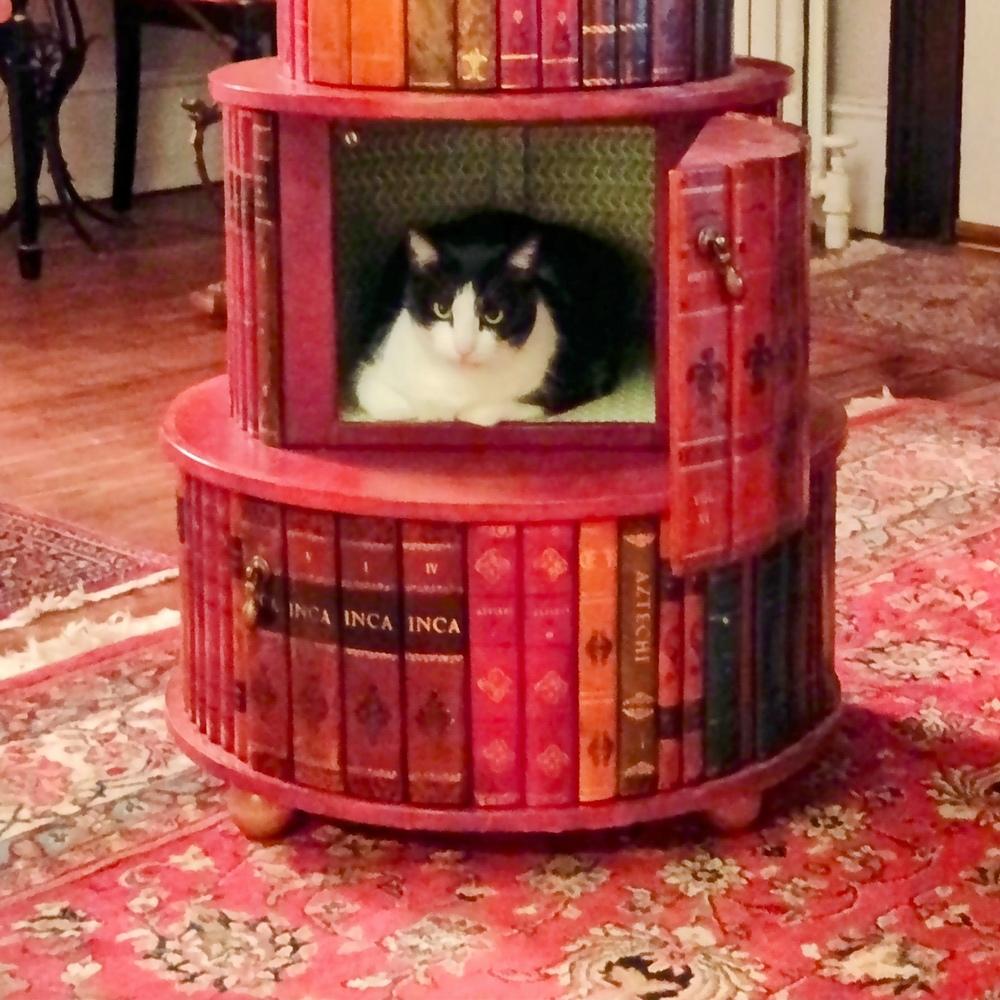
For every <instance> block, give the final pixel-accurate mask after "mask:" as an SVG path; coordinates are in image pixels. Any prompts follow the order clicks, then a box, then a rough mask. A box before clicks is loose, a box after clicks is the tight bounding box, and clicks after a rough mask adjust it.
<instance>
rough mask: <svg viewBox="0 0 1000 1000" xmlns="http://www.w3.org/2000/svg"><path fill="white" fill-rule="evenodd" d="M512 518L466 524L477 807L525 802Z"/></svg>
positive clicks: (517, 565)
mask: <svg viewBox="0 0 1000 1000" xmlns="http://www.w3.org/2000/svg"><path fill="white" fill-rule="evenodd" d="M518 542H519V540H518V531H517V529H516V528H515V527H514V526H513V525H482V526H476V527H472V528H470V529H469V535H468V560H469V570H468V580H469V584H468V590H469V673H470V692H471V693H470V711H471V714H472V727H471V730H472V735H471V742H472V786H473V794H474V798H475V802H476V805H477V806H482V807H484V808H491V807H504V806H515V805H518V804H521V803H523V801H524V758H523V745H524V705H523V702H522V699H521V693H522V691H523V676H524V671H523V661H522V655H521V654H522V647H521V629H522V609H523V595H522V592H521V589H520V578H521V555H520V546H519V544H518Z"/></svg>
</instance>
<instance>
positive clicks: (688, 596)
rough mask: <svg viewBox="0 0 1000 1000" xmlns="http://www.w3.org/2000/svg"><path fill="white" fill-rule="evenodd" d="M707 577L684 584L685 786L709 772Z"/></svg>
mask: <svg viewBox="0 0 1000 1000" xmlns="http://www.w3.org/2000/svg"><path fill="white" fill-rule="evenodd" d="M704 657H705V575H704V574H703V573H697V574H694V575H692V576H689V577H687V578H685V580H684V680H683V682H682V684H683V693H684V706H683V711H682V723H683V738H682V750H681V754H682V757H683V767H684V782H685V784H689V785H690V784H693V783H694V782H696V781H699V780H700V779H701V777H702V775H703V774H704V769H705V750H704V743H705V662H704Z"/></svg>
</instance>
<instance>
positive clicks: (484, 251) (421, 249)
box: [405, 231, 539, 366]
mask: <svg viewBox="0 0 1000 1000" xmlns="http://www.w3.org/2000/svg"><path fill="white" fill-rule="evenodd" d="M538 251H539V243H538V240H537V238H530V239H528V240H526V241H524V242H522V243H521V244H519V245H518V246H516V247H515V248H514V249H513V250H497V249H496V248H487V247H469V246H461V247H457V246H449V245H447V244H440V245H439V244H436V243H434V242H432V241H431V239H429V238H428V237H427V236H424V235H423V234H421V233H418V232H415V231H413V232H411V233H410V234H409V238H408V242H407V252H408V259H409V277H408V281H407V287H406V298H405V307H406V309H407V311H408V312H409V313H410V315H411V316H412V317H413V319H414V320H415V323H416V326H417V328H418V329H417V335H418V336H425V337H426V338H427V343H428V345H429V347H430V348H431V349H432V350H433V351H434V352H435V353H436V354H437V355H439V356H440V357H441V358H442V359H444V360H446V361H449V362H451V363H453V364H456V365H461V366H485V365H489V364H491V363H495V362H497V361H498V360H500V358H501V357H502V356H503V355H504V354H508V353H510V352H515V351H518V350H519V349H520V348H521V347H522V346H523V345H524V343H525V342H526V341H527V339H528V337H529V336H530V335H531V331H532V328H533V327H534V324H535V316H536V312H537V306H538V294H537V291H536V289H535V269H536V266H537V263H538Z"/></svg>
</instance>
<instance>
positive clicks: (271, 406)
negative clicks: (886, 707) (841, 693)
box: [164, 0, 844, 834]
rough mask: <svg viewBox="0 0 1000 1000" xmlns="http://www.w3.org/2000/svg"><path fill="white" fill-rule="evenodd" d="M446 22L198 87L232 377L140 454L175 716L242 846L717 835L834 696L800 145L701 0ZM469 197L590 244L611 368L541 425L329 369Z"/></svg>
mask: <svg viewBox="0 0 1000 1000" xmlns="http://www.w3.org/2000/svg"><path fill="white" fill-rule="evenodd" d="M452 5H453V4H452V0H441V2H440V4H439V5H438V6H439V7H440V8H441V10H440V11H437V10H436V9H435V5H434V4H431V3H424V4H411V5H409V6H407V5H406V4H404V3H403V2H402V0H378V2H375V0H366V3H365V5H363V7H357V8H355V9H354V10H353V11H352V6H351V4H349V3H347V2H346V0H289V2H287V3H286V4H284V5H283V6H282V23H281V25H280V27H279V31H280V38H281V53H280V56H279V59H278V60H261V61H259V62H255V63H243V64H239V65H236V66H230V67H226V68H224V69H222V70H220V71H218V72H217V73H216V74H214V76H213V78H212V88H213V92H214V94H215V96H216V97H217V99H219V100H220V101H221V102H222V104H223V107H224V130H225V131H224V138H225V161H226V184H225V190H226V246H227V264H226V279H227V297H228V302H229V327H228V334H227V337H228V378H227V379H219V380H214V381H212V382H209V383H206V384H204V385H202V386H198V387H195V388H194V389H192V390H190V391H188V392H187V393H185V394H184V395H182V396H181V397H180V398H179V399H178V400H177V402H176V403H175V405H174V407H173V408H172V410H171V412H170V414H169V416H168V419H167V423H166V426H165V431H164V437H165V441H166V444H167V448H168V450H169V452H170V454H171V455H172V457H173V459H174V460H175V461H176V463H177V465H178V466H179V468H180V472H181V489H180V494H179V507H178V511H179V515H178V525H179V530H180V533H181V540H182V551H183V554H184V557H183V590H184V619H185V655H184V662H183V668H182V670H181V672H180V673H179V675H178V676H177V677H176V678H175V679H174V683H173V686H172V688H171V694H170V699H169V715H170V721H171V725H172V727H173V730H174V732H175V734H176V735H177V738H178V739H179V740H180V742H181V744H182V745H183V746H184V747H185V749H186V750H187V751H188V752H189V753H190V754H191V755H192V756H193V757H194V758H195V759H197V760H199V761H201V762H202V763H203V764H204V765H205V766H206V767H207V768H208V769H210V770H212V771H213V772H215V773H217V774H219V775H221V776H223V777H224V778H226V779H227V780H229V781H230V782H231V784H232V785H233V787H234V788H235V789H239V790H241V791H240V792H239V793H238V794H234V797H233V806H234V815H235V816H236V817H237V820H238V821H239V822H240V823H241V825H243V826H244V828H245V829H247V830H248V831H249V832H251V833H256V834H266V833H274V832H276V831H277V830H278V829H279V828H280V826H281V825H282V824H283V823H284V822H286V821H287V819H288V817H289V815H290V811H291V810H293V809H303V810H307V811H314V812H319V813H323V814H327V815H330V816H333V817H339V818H343V819H347V820H358V821H362V822H373V823H379V824H384V825H387V826H397V827H406V828H416V829H435V830H469V831H473V830H481V831H488V830H492V831H501V830H503V831H515V830H569V829H577V828H597V827H604V826H616V825H624V824H629V823H634V822H640V821H644V820H651V819H656V818H663V817H666V816H670V815H676V814H678V813H682V812H689V811H695V810H704V811H706V812H708V813H709V814H710V815H711V816H712V817H713V818H714V820H715V821H716V822H717V823H719V824H720V825H723V826H731V825H739V824H742V823H747V822H750V821H752V819H753V817H754V816H755V815H756V811H757V808H758V807H759V803H760V795H761V793H762V791H763V790H764V789H766V788H767V787H769V786H771V785H773V784H775V783H776V782H778V781H781V780H783V779H784V778H785V777H787V776H788V775H790V774H791V773H793V772H794V771H795V770H796V769H798V768H800V767H802V766H803V765H804V764H805V763H806V762H807V761H808V760H809V759H810V758H811V756H812V755H813V754H814V753H815V752H816V751H817V749H818V748H819V746H820V744H821V742H822V740H823V738H824V737H825V735H826V734H827V733H828V731H829V729H830V728H831V726H832V725H833V724H834V720H835V717H836V711H837V708H838V687H837V682H836V678H835V675H834V673H833V663H832V621H833V590H832V581H833V571H832V567H833V508H834V497H835V481H834V471H835V464H836V455H837V452H838V450H839V448H840V445H841V444H842V439H843V433H844V423H843V415H842V411H839V408H838V407H837V406H836V405H835V404H833V403H831V402H829V401H824V400H817V399H815V398H810V395H809V389H808V381H807V371H808V346H809V345H808V299H807V281H808V213H807V190H806V179H807V175H806V169H807V160H806V140H805V138H804V136H803V135H802V134H801V133H800V132H799V131H798V130H796V129H794V128H791V127H789V126H785V125H783V124H781V123H780V122H778V121H776V120H775V119H774V118H773V117H771V114H772V113H773V112H774V110H775V108H776V106H777V102H778V101H779V100H780V98H781V96H782V95H783V94H784V92H785V90H786V89H787V84H788V72H787V71H786V70H785V69H784V68H783V67H780V66H776V65H773V64H769V63H762V62H758V61H743V62H740V63H738V64H736V65H735V66H733V65H732V60H731V47H730V42H729V30H728V29H729V23H730V21H729V19H730V17H731V5H730V4H729V3H727V2H725V0H723V2H716V0H710V2H706V3H704V4H698V5H695V4H691V3H685V2H684V0H651V2H650V3H648V4H645V3H642V4H634V5H632V6H633V7H634V8H635V10H631V8H630V5H628V4H618V5H617V7H616V5H615V4H613V3H612V4H610V13H609V14H608V15H607V16H608V17H609V18H610V20H609V21H608V23H607V25H605V26H604V27H603V28H601V30H599V31H598V30H582V29H578V28H577V27H573V29H572V30H571V31H570V30H569V29H567V27H566V25H567V23H568V24H569V25H570V26H573V25H577V24H578V23H579V24H583V25H584V26H585V27H586V26H590V28H593V27H594V25H598V26H600V24H601V23H603V22H599V21H595V20H594V18H600V17H601V16H603V15H602V14H601V11H600V7H601V4H600V3H592V2H590V0H551V2H550V0H546V2H545V3H542V4H541V5H533V6H532V10H533V11H534V13H535V15H536V21H537V23H536V22H534V21H533V22H531V23H527V24H526V23H525V21H524V18H523V17H522V18H520V19H517V18H515V13H516V11H517V10H518V9H520V8H519V7H518V2H517V0H513V2H511V3H508V0H498V2H493V0H484V2H480V0H454V7H455V10H452V9H451V8H452ZM376 8H377V10H378V11H379V12H381V13H380V14H379V16H380V17H382V18H383V22H382V23H383V26H384V28H385V30H384V31H382V32H381V33H373V32H372V30H371V27H372V26H371V23H370V22H369V21H367V20H366V18H367V17H368V16H369V14H370V15H371V16H374V14H375V12H376ZM486 8H489V9H490V10H491V11H493V12H494V13H495V20H493V21H490V22H489V24H486V23H485V22H484V23H480V21H477V17H480V16H481V15H482V12H483V11H484V10H486ZM361 10H363V11H365V12H367V13H359V11H361ZM616 10H617V12H618V13H617V15H616V13H615V11H616ZM622 11H629V12H630V14H629V16H633V15H634V17H635V18H639V20H638V21H630V22H629V23H630V24H633V23H634V24H635V25H636V27H635V30H632V29H629V30H624V31H623V30H622V28H621V25H620V24H618V22H617V21H615V17H616V16H617V17H619V18H620V17H621V16H622ZM477 12H478V13H477ZM581 18H582V19H583V20H582V21H580V19H581ZM573 19H576V20H573ZM588 19H589V20H588ZM487 20H488V19H487ZM490 24H492V25H494V27H495V30H494V31H493V34H491V33H490V30H488V29H489V25H490ZM668 26H669V27H670V31H667V27H668ZM560 33H561V34H560ZM668 36H669V37H668ZM608 38H611V40H612V44H611V48H610V49H606V48H601V47H600V46H599V45H598V44H597V42H598V41H601V43H602V44H604V43H605V42H606V41H607V39H608ZM470 40H471V41H470ZM473 42H475V44H472V43H473ZM567 46H568V48H567ZM480 78H482V79H480ZM484 205H487V206H491V207H502V208H507V209H513V210H516V211H520V212H524V213H527V214H530V215H533V216H535V217H538V218H543V219H548V220H553V221H558V222H564V223H569V224H572V225H574V226H577V227H579V228H584V229H588V230H590V231H592V232H594V233H595V234H597V235H600V236H602V237H605V238H607V239H608V240H611V241H614V242H615V243H616V244H617V245H618V246H620V247H621V248H623V252H625V253H627V254H628V257H629V259H630V260H631V261H634V262H635V265H634V267H633V274H634V287H633V285H631V284H630V286H629V292H630V295H633V297H634V301H635V302H636V304H637V309H639V310H642V311H643V312H644V317H645V320H646V322H645V327H646V329H647V330H648V342H647V343H646V344H645V345H644V354H643V358H642V360H641V363H640V364H639V365H637V366H636V368H635V371H634V373H633V374H630V376H629V378H628V379H626V380H625V381H624V382H623V383H622V385H621V386H620V387H619V388H618V389H616V390H615V392H614V393H612V394H611V395H610V396H608V397H606V398H605V399H602V400H598V401H596V402H595V403H591V404H587V405H586V406H584V407H582V408H580V410H579V411H571V412H570V413H568V414H565V415H562V416H561V417H560V418H549V419H544V420H538V421H532V422H525V423H506V424H501V425H499V426H497V427H494V428H488V429H486V428H479V427H473V426H471V425H466V424H460V423H456V422H438V423H414V422H408V423H384V422H382V423H380V422H374V421H371V420H369V419H366V418H365V415H364V414H363V412H361V411H360V410H359V408H358V407H357V405H356V402H355V401H354V400H353V398H352V393H351V377H350V376H351V374H352V371H353V370H354V366H355V365H356V363H357V358H358V339H359V334H360V332H361V325H362V323H363V322H364V319H363V317H364V316H365V315H367V314H368V313H369V312H370V310H371V306H372V303H373V301H374V298H373V297H374V296H376V295H377V283H378V281H377V279H378V277H379V273H380V269H381V267H382V266H383V265H384V263H385V260H386V258H387V255H388V254H389V253H390V252H391V250H392V248H393V246H394V245H396V244H397V243H398V241H399V240H400V238H401V236H402V234H403V233H405V231H406V229H407V227H408V226H410V225H413V224H416V223H420V224H427V223H436V222H441V221H446V220H448V219H451V218H455V217H457V216H459V215H461V214H463V213H465V212H467V211H469V210H471V209H473V208H478V207H482V206H484Z"/></svg>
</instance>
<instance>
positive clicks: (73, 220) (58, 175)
mask: <svg viewBox="0 0 1000 1000" xmlns="http://www.w3.org/2000/svg"><path fill="white" fill-rule="evenodd" d="M45 151H46V153H47V154H48V159H49V174H50V175H51V177H52V184H53V186H54V187H55V189H56V196H57V197H58V198H59V204H60V205H61V206H62V209H63V212H64V213H65V215H66V221H67V222H68V223H69V224H70V225H71V226H72V227H73V231H74V232H75V233H76V235H77V236H79V237H80V239H81V240H83V242H84V243H86V244H87V246H88V247H90V249H91V250H95V251H96V250H97V249H99V248H98V245H97V241H96V240H95V239H94V237H93V236H91V235H90V233H89V232H88V231H87V229H86V227H85V226H84V224H83V223H82V222H81V221H80V218H79V215H78V213H77V206H76V204H75V203H74V201H73V199H72V198H71V197H70V194H69V188H68V187H67V184H68V182H69V172H68V171H67V170H66V164H65V162H62V160H61V154H60V152H59V150H58V142H57V140H56V138H55V136H54V135H52V134H49V135H48V136H46V139H45ZM69 186H70V187H71V186H72V185H69Z"/></svg>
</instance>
